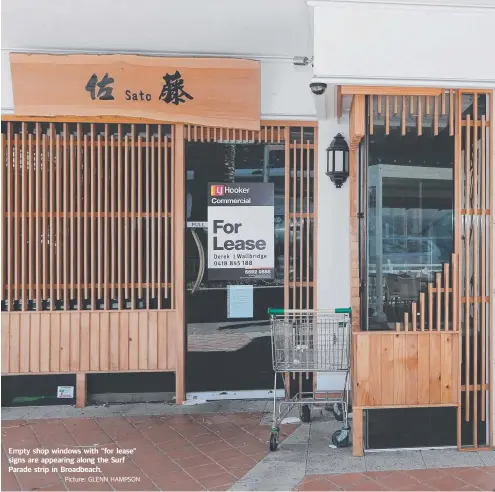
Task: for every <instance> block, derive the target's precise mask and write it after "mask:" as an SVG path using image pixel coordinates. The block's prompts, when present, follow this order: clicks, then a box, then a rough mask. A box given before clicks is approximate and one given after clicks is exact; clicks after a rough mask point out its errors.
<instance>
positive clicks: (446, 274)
mask: <svg viewBox="0 0 495 492" xmlns="http://www.w3.org/2000/svg"><path fill="white" fill-rule="evenodd" d="M443 275H444V278H443V285H444V289H445V291H444V292H445V293H444V296H443V301H444V302H443V306H444V311H443V325H444V330H445V331H448V330H449V308H450V306H449V288H450V265H449V264H448V263H446V264H445V265H444V270H443Z"/></svg>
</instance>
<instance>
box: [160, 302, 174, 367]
mask: <svg viewBox="0 0 495 492" xmlns="http://www.w3.org/2000/svg"><path fill="white" fill-rule="evenodd" d="M157 313H158V342H157V347H158V369H167V368H168V367H169V364H168V357H167V356H168V348H169V342H168V317H169V313H168V312H165V311H157ZM172 329H173V328H172Z"/></svg>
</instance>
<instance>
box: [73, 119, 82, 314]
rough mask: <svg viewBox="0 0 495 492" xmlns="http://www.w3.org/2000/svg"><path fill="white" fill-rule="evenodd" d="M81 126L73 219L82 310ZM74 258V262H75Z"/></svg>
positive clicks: (78, 298)
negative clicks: (75, 212) (75, 225)
mask: <svg viewBox="0 0 495 492" xmlns="http://www.w3.org/2000/svg"><path fill="white" fill-rule="evenodd" d="M82 143H83V138H82V125H81V123H78V124H77V149H76V151H77V195H76V207H77V216H76V217H77V218H74V221H75V223H76V224H77V229H76V244H77V246H76V248H77V275H76V283H77V308H78V309H82V304H83V278H82V263H83V259H82V255H83V254H84V251H83V244H82V240H83V239H82V238H83V232H82V210H83V209H82V203H83V195H82ZM75 259H76V258H75V256H74V261H75Z"/></svg>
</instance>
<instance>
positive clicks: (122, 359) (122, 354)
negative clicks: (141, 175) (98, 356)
mask: <svg viewBox="0 0 495 492" xmlns="http://www.w3.org/2000/svg"><path fill="white" fill-rule="evenodd" d="M119 141H120V139H119ZM119 321H120V326H119V369H120V370H121V371H127V370H128V369H129V312H128V311H127V312H125V311H124V312H123V311H120V313H119Z"/></svg>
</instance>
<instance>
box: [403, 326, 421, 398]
mask: <svg viewBox="0 0 495 492" xmlns="http://www.w3.org/2000/svg"><path fill="white" fill-rule="evenodd" d="M414 331H416V330H415V329H414ZM404 338H405V339H406V361H405V371H406V378H405V383H406V404H407V405H417V404H418V403H419V401H418V400H419V395H418V376H419V367H418V356H419V354H418V338H419V335H417V334H416V335H409V336H407V337H404Z"/></svg>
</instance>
